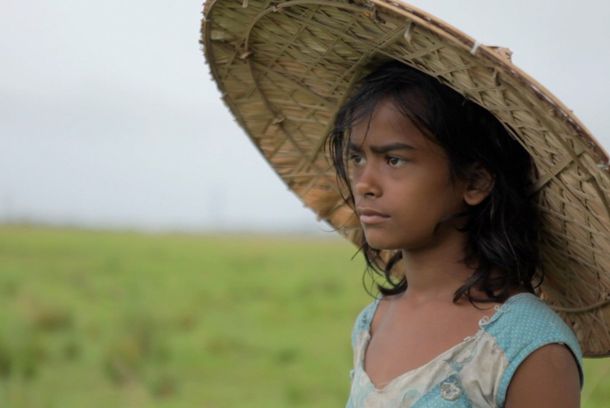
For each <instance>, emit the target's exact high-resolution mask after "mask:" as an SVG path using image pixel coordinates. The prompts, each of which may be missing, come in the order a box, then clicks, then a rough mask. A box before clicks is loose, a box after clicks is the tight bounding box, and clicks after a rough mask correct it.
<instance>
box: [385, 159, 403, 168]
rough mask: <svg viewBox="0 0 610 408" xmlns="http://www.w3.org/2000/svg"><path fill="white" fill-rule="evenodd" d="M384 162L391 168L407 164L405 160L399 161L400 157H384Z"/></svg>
mask: <svg viewBox="0 0 610 408" xmlns="http://www.w3.org/2000/svg"><path fill="white" fill-rule="evenodd" d="M386 162H387V163H388V165H390V166H391V167H401V166H403V165H404V164H405V163H406V162H407V160H406V159H401V158H400V157H394V156H388V157H386Z"/></svg>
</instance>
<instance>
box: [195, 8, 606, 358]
mask: <svg viewBox="0 0 610 408" xmlns="http://www.w3.org/2000/svg"><path fill="white" fill-rule="evenodd" d="M201 35H202V38H201V43H202V44H203V47H204V52H205V55H206V57H207V61H208V63H209V66H210V70H211V73H212V75H213V77H214V79H215V80H216V82H217V84H218V87H219V89H220V91H221V92H222V94H223V99H224V101H225V103H226V104H227V106H228V107H229V108H230V110H231V111H232V113H233V114H234V116H235V118H236V119H237V121H238V122H239V124H240V125H241V126H242V127H243V129H244V130H245V131H246V133H247V134H248V135H249V137H250V139H251V140H252V141H253V142H254V144H255V145H256V146H257V147H258V149H259V151H260V152H261V153H262V154H263V156H264V157H265V158H266V159H267V161H268V162H269V163H270V164H271V166H272V167H273V168H274V169H275V171H276V172H277V174H278V175H279V176H280V177H281V178H282V179H283V180H284V182H285V183H286V184H287V186H288V187H289V188H290V189H291V190H292V191H294V193H295V194H297V195H298V196H299V197H300V199H301V200H302V201H303V202H304V203H305V205H306V206H308V207H309V208H311V209H312V210H313V211H315V213H316V214H317V215H318V217H319V218H320V219H323V220H326V221H327V222H329V223H330V224H331V225H333V226H334V227H336V228H337V229H338V230H340V231H341V232H342V233H343V234H344V235H346V237H347V238H348V239H350V240H352V241H353V242H355V243H357V244H359V243H361V242H362V239H363V237H362V231H361V229H360V225H359V223H358V219H357V218H356V217H355V214H354V213H353V211H352V210H351V209H350V208H349V207H348V206H347V205H345V203H344V201H343V199H342V197H341V194H340V191H339V188H338V186H337V183H336V176H335V172H334V169H333V168H332V166H331V165H330V161H329V160H328V158H327V157H326V155H325V152H324V139H325V137H326V135H327V134H328V132H329V130H330V129H331V126H332V124H333V120H334V116H335V114H336V112H337V111H338V109H339V107H340V106H341V105H342V103H343V102H344V101H345V99H346V97H347V96H348V95H349V94H350V91H351V89H352V87H353V86H354V84H355V83H357V82H358V80H359V79H360V78H362V77H363V76H364V75H366V74H367V73H368V72H370V71H371V69H373V67H374V66H375V65H376V64H377V63H378V62H379V61H382V60H389V59H394V60H398V61H402V62H403V63H405V64H408V65H410V66H413V67H415V68H417V69H419V70H421V71H423V72H425V73H427V74H429V75H431V76H433V77H436V78H437V79H438V80H440V81H441V82H443V83H444V84H446V85H448V86H450V87H451V88H453V89H455V90H456V91H458V92H460V93H461V94H463V95H464V96H465V97H467V98H469V99H471V100H472V101H474V102H476V103H478V104H480V105H481V106H483V107H484V108H486V109H487V110H489V111H490V112H492V113H493V114H494V115H495V116H496V117H497V118H498V119H499V120H500V121H501V122H502V123H503V124H504V125H505V127H506V128H507V129H508V130H509V132H510V133H511V134H512V135H513V136H514V137H515V138H516V139H518V140H519V141H520V143H521V144H522V145H523V146H524V148H525V149H526V150H527V151H528V152H529V153H530V155H531V156H532V157H533V159H534V161H535V164H536V168H537V173H538V176H537V179H536V181H535V188H536V191H537V199H538V204H539V208H540V212H541V215H542V222H543V226H542V237H541V240H540V250H541V255H542V263H541V264H542V269H543V271H544V274H545V281H544V283H543V285H542V286H541V287H540V289H539V292H540V293H539V295H540V296H541V298H543V299H544V300H545V301H546V302H547V303H549V304H550V305H551V306H552V307H554V308H555V310H556V311H557V312H558V313H559V314H560V315H561V316H562V318H563V319H564V320H565V321H566V322H567V323H568V324H569V325H570V326H571V327H572V328H573V330H574V332H575V333H576V335H577V337H578V339H579V341H580V343H581V346H582V349H583V352H584V354H585V356H606V355H610V327H609V326H610V205H609V201H610V172H609V168H608V155H607V153H606V152H605V151H604V149H603V148H602V147H601V146H600V144H599V143H598V142H597V141H596V140H595V139H594V138H593V137H592V136H591V134H590V133H589V131H588V130H587V129H586V128H585V127H584V126H583V125H582V124H581V123H580V121H579V120H578V119H577V118H576V117H575V116H574V115H573V114H572V113H571V112H570V111H569V110H568V109H567V108H566V107H565V106H564V105H563V104H562V103H561V102H560V101H559V100H558V99H557V98H555V97H554V96H553V95H552V94H551V93H550V92H549V91H547V90H546V89H545V88H544V87H543V86H541V85H540V84H538V83H537V82H536V81H535V80H533V79H532V78H530V77H529V76H527V75H526V74H525V73H523V72H522V71H521V70H520V69H518V68H517V67H516V66H514V65H513V64H512V63H511V61H510V57H509V53H507V52H506V50H504V49H501V48H497V47H490V46H485V45H480V44H478V43H477V42H476V41H475V40H473V39H472V38H470V37H469V36H467V35H465V34H463V33H461V32H460V31H459V30H457V29H455V28H453V27H451V26H450V25H448V24H446V23H444V22H442V21H440V20H439V19H436V18H434V17H433V16H430V15H429V14H427V13H425V12H423V11H421V10H418V9H417V8H415V7H412V6H409V5H407V4H404V3H400V2H397V1H384V0H372V1H315V0H294V1H285V2H280V3H271V2H269V1H260V0H243V2H239V1H235V0H231V1H225V0H216V1H213V0H212V1H208V2H207V3H206V5H205V9H204V20H203V23H202V30H201ZM386 255H387V254H386Z"/></svg>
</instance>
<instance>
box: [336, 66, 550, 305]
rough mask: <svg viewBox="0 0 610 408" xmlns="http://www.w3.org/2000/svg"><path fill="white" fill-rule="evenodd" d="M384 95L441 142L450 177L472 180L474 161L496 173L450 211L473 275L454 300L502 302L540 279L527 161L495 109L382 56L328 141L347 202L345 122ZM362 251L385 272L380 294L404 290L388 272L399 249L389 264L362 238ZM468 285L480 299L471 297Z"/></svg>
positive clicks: (374, 269)
mask: <svg viewBox="0 0 610 408" xmlns="http://www.w3.org/2000/svg"><path fill="white" fill-rule="evenodd" d="M386 99H389V100H390V101H392V102H393V103H394V104H395V106H396V107H397V108H398V109H399V112H401V114H403V115H405V116H406V117H407V118H409V119H410V120H411V121H412V122H413V123H414V124H415V126H417V128H418V129H419V130H420V131H422V133H423V134H424V135H426V137H428V138H430V140H432V141H433V142H435V143H436V144H438V145H439V146H440V147H442V149H443V150H444V151H445V153H446V154H447V157H448V160H449V168H450V174H451V178H452V180H456V179H462V180H473V178H476V177H477V174H475V172H474V171H473V168H475V167H477V166H479V169H480V166H482V167H483V168H485V169H486V170H487V171H488V172H489V173H490V174H491V175H492V176H493V178H494V185H493V188H492V190H491V192H490V193H489V195H488V196H487V197H486V198H485V199H484V200H483V201H482V202H481V203H479V204H478V205H475V206H468V209H467V210H466V211H465V212H464V213H461V214H457V215H456V216H464V217H465V219H466V222H465V226H464V227H463V228H460V231H463V232H464V233H466V234H467V239H466V248H465V257H464V259H463V260H462V261H463V262H464V263H465V264H466V265H468V266H469V267H471V268H472V269H473V273H472V275H471V276H470V277H469V278H468V279H467V280H466V281H465V282H464V284H463V285H462V286H461V287H460V288H459V289H457V291H456V292H455V293H454V298H453V301H454V302H457V301H459V300H460V299H462V298H466V299H468V300H469V301H470V302H475V301H477V302H503V301H504V300H506V299H507V298H508V296H509V295H510V293H511V291H512V290H513V289H515V288H519V289H522V290H526V291H528V292H532V293H533V292H534V288H535V287H536V286H537V285H539V284H540V283H541V282H542V279H543V276H542V275H541V274H537V271H538V268H537V265H538V262H539V251H538V235H539V214H538V209H537V204H536V201H535V197H534V196H533V195H532V194H531V188H532V181H531V180H532V176H533V175H534V173H535V167H534V164H533V161H532V160H531V157H530V155H529V154H528V153H527V151H526V150H525V149H524V147H523V146H522V145H521V144H520V143H519V141H518V140H517V139H516V138H514V137H513V136H512V135H511V131H510V130H508V129H507V128H506V127H505V126H504V125H502V124H501V123H500V122H499V121H498V120H497V119H496V118H495V116H494V115H493V114H491V113H490V112H489V111H487V110H486V109H484V108H482V107H481V106H479V105H478V104H476V103H474V102H472V101H470V100H469V99H467V98H465V97H464V96H463V95H461V94H459V93H458V92H456V91H454V90H453V89H451V88H450V87H449V86H447V85H444V84H443V83H441V82H440V81H439V80H437V79H436V78H433V77H430V76H428V75H426V74H424V73H422V72H420V71H418V70H416V69H414V68H411V67H409V66H407V65H405V64H403V63H400V62H397V61H391V62H386V63H384V64H382V65H381V66H380V67H378V68H377V69H376V70H374V71H373V72H372V73H371V74H369V75H367V76H366V77H365V78H363V79H362V80H361V82H360V83H359V86H357V87H356V89H355V92H354V93H353V94H351V96H350V97H349V98H348V99H347V101H346V102H345V103H344V104H343V106H342V107H341V109H340V110H339V111H338V113H337V115H336V117H335V122H334V127H333V129H332V130H331V131H330V133H329V135H328V136H327V139H326V147H327V149H328V151H329V153H330V156H331V158H332V163H333V165H334V167H335V170H336V174H337V180H338V182H339V183H340V185H341V186H342V189H343V190H344V191H345V193H344V196H343V199H344V200H345V202H346V203H347V204H348V205H349V206H351V207H352V208H354V195H353V192H352V189H351V186H350V182H349V169H348V158H347V156H346V151H347V148H346V147H347V144H348V143H349V136H350V131H351V127H352V126H353V125H354V124H355V123H357V122H358V121H360V120H363V119H365V120H366V119H367V118H370V116H371V115H372V113H373V111H374V110H375V108H376V106H377V104H378V103H379V102H380V101H382V100H386ZM445 221H446V220H445ZM360 250H361V251H362V253H363V254H364V257H365V260H366V264H367V271H368V272H370V273H376V274H379V275H381V276H382V277H383V278H384V283H383V284H377V288H378V290H379V291H380V292H381V293H382V294H383V295H393V294H398V293H401V292H404V291H405V290H406V289H407V286H408V282H407V279H406V277H405V276H398V277H397V276H394V274H393V273H392V269H393V267H394V265H396V263H397V262H398V261H399V260H400V259H401V257H402V252H401V251H398V252H397V253H396V254H395V255H393V257H392V258H391V259H389V261H388V262H379V260H380V252H381V251H380V250H378V249H374V248H372V247H371V246H369V245H368V243H367V242H366V240H365V239H364V238H363V242H361V248H360ZM535 280H537V283H536V284H535V283H534V281H535ZM473 288H474V289H477V290H479V291H480V292H482V293H484V294H485V297H475V296H474V295H473V294H472V293H471V290H472V289H473Z"/></svg>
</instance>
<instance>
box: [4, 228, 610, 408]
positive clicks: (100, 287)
mask: <svg viewBox="0 0 610 408" xmlns="http://www.w3.org/2000/svg"><path fill="white" fill-rule="evenodd" d="M329 235H330V234H329ZM354 252H355V250H354V248H353V247H352V246H351V245H350V244H348V243H346V242H343V241H342V240H340V239H320V238H307V237H300V238H299V237H287V236H278V237H261V236H191V235H178V234H176V235H171V234H165V235H145V234H136V233H120V232H98V231H96V232H92V231H80V230H62V229H48V228H33V227H18V226H4V227H0V407H11V408H25V407H28V408H39V407H40V408H68V407H79V408H81V407H87V408H89V407H91V408H96V407H100V408H101V407H104V408H107V407H163V408H169V407H176V408H177V407H189V408H190V407H206V408H207V407H210V408H216V407H265V408H267V407H270V408H273V407H341V406H343V405H344V404H345V400H346V396H347V392H348V388H349V377H348V372H349V369H350V366H351V349H350V343H349V337H350V331H351V327H352V323H353V319H354V318H355V316H356V314H357V313H358V311H359V310H360V309H361V308H362V307H363V306H364V305H366V304H367V303H368V302H370V298H369V296H368V295H367V294H366V293H365V291H364V289H363V287H362V270H363V263H362V261H361V260H360V258H359V257H358V258H356V259H355V260H350V258H351V257H352V255H353V254H354ZM609 401H610V359H606V360H587V362H586V385H585V388H584V390H583V406H584V407H590V408H598V407H599V408H602V407H604V408H605V407H608V406H610V403H609Z"/></svg>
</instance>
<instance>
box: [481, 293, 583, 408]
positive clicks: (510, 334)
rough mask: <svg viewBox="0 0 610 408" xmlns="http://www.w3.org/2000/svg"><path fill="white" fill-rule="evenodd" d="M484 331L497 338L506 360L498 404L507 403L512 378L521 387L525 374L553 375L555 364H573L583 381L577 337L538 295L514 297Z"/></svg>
mask: <svg viewBox="0 0 610 408" xmlns="http://www.w3.org/2000/svg"><path fill="white" fill-rule="evenodd" d="M485 331H487V332H488V333H489V334H490V335H492V336H493V337H494V338H495V341H496V343H497V345H498V347H499V348H500V349H501V351H502V353H503V354H504V356H505V358H506V361H507V366H506V369H505V370H504V372H503V374H502V378H501V380H500V384H499V389H498V393H497V402H498V405H500V406H502V404H503V403H504V401H505V398H506V396H507V390H508V388H509V385H511V384H513V377H515V376H516V377H515V381H517V382H516V383H515V384H518V381H519V377H520V376H521V375H522V373H526V374H529V373H536V371H537V370H538V371H540V372H541V373H542V371H545V370H550V371H548V373H552V372H553V370H554V369H553V367H554V366H556V365H562V364H563V365H566V364H567V365H569V364H572V367H575V368H576V373H577V376H579V377H580V382H582V352H581V350H580V346H579V344H578V340H577V339H576V336H575V335H574V333H573V332H572V330H571V329H570V328H569V327H568V326H567V325H566V324H565V323H564V321H563V320H562V319H561V318H560V317H559V316H558V315H557V314H556V313H555V312H554V311H553V310H552V309H551V308H550V307H549V306H548V305H547V304H545V303H544V302H543V301H542V300H540V299H539V298H537V297H536V296H534V295H532V294H529V293H522V294H519V295H515V296H513V297H511V298H510V299H509V300H507V301H506V302H505V303H504V305H502V306H501V307H500V308H499V310H498V312H497V313H496V315H494V316H493V318H492V319H491V320H490V321H489V323H488V324H487V325H486V326H485ZM566 361H567V362H566ZM545 372H547V371H545ZM545 375H546V374H545ZM547 377H548V375H547V376H546V377H544V378H547ZM524 378H528V377H527V375H526V376H525V377H524ZM537 382H539V380H537ZM535 384H536V386H538V385H539V384H538V383H535ZM540 385H542V384H540ZM511 387H512V385H511ZM511 392H512V391H511Z"/></svg>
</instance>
